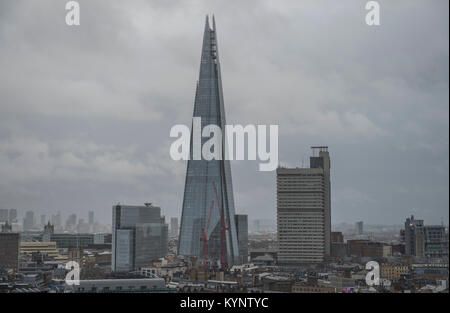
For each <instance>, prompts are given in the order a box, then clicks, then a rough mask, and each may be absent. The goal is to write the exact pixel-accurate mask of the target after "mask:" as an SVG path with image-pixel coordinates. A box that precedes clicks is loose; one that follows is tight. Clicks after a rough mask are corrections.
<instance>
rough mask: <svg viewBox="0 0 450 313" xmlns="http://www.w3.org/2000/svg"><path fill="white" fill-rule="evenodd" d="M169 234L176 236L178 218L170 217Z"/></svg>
mask: <svg viewBox="0 0 450 313" xmlns="http://www.w3.org/2000/svg"><path fill="white" fill-rule="evenodd" d="M170 236H171V237H177V236H178V218H177V217H172V218H171V219H170Z"/></svg>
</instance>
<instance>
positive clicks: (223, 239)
mask: <svg viewBox="0 0 450 313" xmlns="http://www.w3.org/2000/svg"><path fill="white" fill-rule="evenodd" d="M213 187H214V193H215V194H216V201H217V206H218V208H219V212H220V222H221V225H222V245H221V246H222V269H225V267H226V259H225V254H226V247H225V244H226V243H225V236H226V230H227V227H226V225H225V217H224V212H223V210H222V206H221V205H220V201H219V195H218V194H217V188H216V183H215V181H213Z"/></svg>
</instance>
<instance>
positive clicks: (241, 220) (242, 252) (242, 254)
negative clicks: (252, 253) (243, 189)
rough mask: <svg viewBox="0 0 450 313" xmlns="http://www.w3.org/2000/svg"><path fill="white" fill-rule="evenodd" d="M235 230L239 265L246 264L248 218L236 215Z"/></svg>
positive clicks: (243, 215)
mask: <svg viewBox="0 0 450 313" xmlns="http://www.w3.org/2000/svg"><path fill="white" fill-rule="evenodd" d="M234 218H235V221H236V230H237V237H238V245H239V258H240V260H239V263H247V262H248V216H247V215H246V214H236V215H235V216H234Z"/></svg>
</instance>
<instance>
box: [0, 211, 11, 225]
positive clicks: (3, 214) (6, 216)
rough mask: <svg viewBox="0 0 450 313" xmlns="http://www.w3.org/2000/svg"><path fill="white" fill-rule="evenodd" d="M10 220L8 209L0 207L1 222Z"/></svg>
mask: <svg viewBox="0 0 450 313" xmlns="http://www.w3.org/2000/svg"><path fill="white" fill-rule="evenodd" d="M7 221H9V211H8V209H0V223H1V222H7Z"/></svg>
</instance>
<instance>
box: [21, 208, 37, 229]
mask: <svg viewBox="0 0 450 313" xmlns="http://www.w3.org/2000/svg"><path fill="white" fill-rule="evenodd" d="M35 224H36V221H35V217H34V212H33V211H27V212H25V217H24V219H23V230H24V231H28V230H32V229H33V228H34V226H35Z"/></svg>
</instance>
